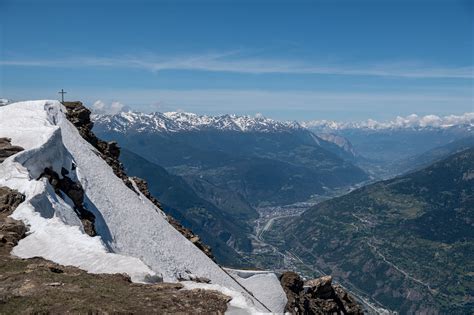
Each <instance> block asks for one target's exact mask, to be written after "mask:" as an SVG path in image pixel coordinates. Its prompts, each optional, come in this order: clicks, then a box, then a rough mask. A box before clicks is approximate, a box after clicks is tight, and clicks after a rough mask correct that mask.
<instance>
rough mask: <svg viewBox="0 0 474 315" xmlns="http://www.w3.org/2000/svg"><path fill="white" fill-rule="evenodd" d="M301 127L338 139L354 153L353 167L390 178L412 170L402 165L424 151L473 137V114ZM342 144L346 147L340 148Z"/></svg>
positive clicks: (314, 124) (320, 122) (309, 123)
mask: <svg viewBox="0 0 474 315" xmlns="http://www.w3.org/2000/svg"><path fill="white" fill-rule="evenodd" d="M301 125H302V126H304V127H306V128H309V129H310V130H311V131H313V132H314V133H315V134H318V135H319V136H320V137H323V136H322V135H325V134H330V135H332V137H338V139H337V142H338V143H339V145H342V146H343V148H344V149H345V150H346V151H348V152H353V153H355V154H356V156H355V158H354V159H352V161H353V162H354V163H355V164H356V165H358V166H359V167H361V168H362V169H364V170H365V171H367V172H368V173H370V174H371V175H372V176H374V177H378V178H390V177H393V176H395V175H399V174H402V173H405V172H407V171H408V170H411V169H414V168H415V167H416V165H412V166H410V165H409V164H406V163H409V162H410V161H413V162H414V161H415V159H416V157H417V156H419V155H421V154H423V153H424V152H427V151H429V150H432V149H434V148H437V147H440V146H444V145H447V144H449V143H451V142H454V141H457V140H460V139H463V138H466V137H470V136H474V113H466V114H464V115H461V116H455V115H450V116H445V117H438V116H435V115H427V116H423V117H419V116H417V115H410V116H407V117H397V118H396V119H394V120H392V121H388V122H378V121H375V120H370V119H369V120H367V121H365V122H336V121H326V120H320V121H310V122H304V123H301ZM330 139H331V138H330V137H327V138H326V140H330ZM333 142H334V141H333ZM345 143H350V146H348V145H346V146H345V147H344V145H345ZM346 158H347V157H346ZM405 162H406V163H405ZM404 163H405V164H404ZM402 165H403V167H402Z"/></svg>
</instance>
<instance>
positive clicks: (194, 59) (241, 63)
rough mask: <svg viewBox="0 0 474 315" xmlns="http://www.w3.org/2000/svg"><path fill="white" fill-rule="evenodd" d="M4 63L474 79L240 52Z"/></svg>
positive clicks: (471, 72)
mask: <svg viewBox="0 0 474 315" xmlns="http://www.w3.org/2000/svg"><path fill="white" fill-rule="evenodd" d="M0 65H1V66H23V67H64V68H73V67H84V66H87V67H113V68H138V69H144V70H148V71H153V72H160V71H165V70H186V71H208V72H231V73H244V74H245V73H248V74H265V73H275V74H278V73H279V74H319V75H344V76H378V77H402V78H444V79H449V78H453V79H473V78H474V67H473V66H471V65H469V66H464V67H451V66H449V67H448V66H428V65H423V64H416V63H400V62H398V63H378V64H359V65H347V64H319V63H317V62H310V61H297V60H277V59H264V58H249V57H242V56H240V55H239V53H238V52H227V53H212V54H200V55H192V56H181V57H163V56H150V55H147V56H121V57H110V58H104V57H76V58H65V59H55V60H48V59H46V60H39V59H32V60H26V59H21V60H20V59H18V60H14V59H10V60H1V61H0Z"/></svg>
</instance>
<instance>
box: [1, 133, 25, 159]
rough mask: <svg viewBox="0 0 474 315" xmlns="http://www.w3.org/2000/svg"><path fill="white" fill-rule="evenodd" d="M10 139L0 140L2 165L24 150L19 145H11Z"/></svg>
mask: <svg viewBox="0 0 474 315" xmlns="http://www.w3.org/2000/svg"><path fill="white" fill-rule="evenodd" d="M11 141H12V140H11V139H10V138H0V163H2V162H3V161H5V159H6V158H7V157H9V156H12V155H13V154H16V153H18V152H20V151H23V150H24V149H23V148H22V147H20V146H17V145H12V144H11Z"/></svg>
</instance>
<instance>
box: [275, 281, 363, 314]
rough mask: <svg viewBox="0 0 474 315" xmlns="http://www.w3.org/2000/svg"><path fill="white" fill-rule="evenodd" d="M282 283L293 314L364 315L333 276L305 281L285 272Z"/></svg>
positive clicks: (287, 309) (288, 308)
mask: <svg viewBox="0 0 474 315" xmlns="http://www.w3.org/2000/svg"><path fill="white" fill-rule="evenodd" d="M280 282H281V285H282V287H283V290H285V293H286V296H287V298H288V303H287V305H286V309H285V311H287V312H290V313H291V314H354V315H356V314H357V315H358V314H363V311H362V308H361V307H360V305H359V304H358V303H357V302H356V300H355V299H354V298H353V297H352V296H350V295H349V294H348V293H347V292H346V291H345V290H344V289H343V288H342V287H341V286H339V285H338V284H335V285H333V284H332V277H331V276H324V277H321V278H316V279H312V280H309V281H306V282H305V281H303V279H301V277H300V276H299V275H298V274H297V273H295V272H285V273H283V274H282V276H281V277H280Z"/></svg>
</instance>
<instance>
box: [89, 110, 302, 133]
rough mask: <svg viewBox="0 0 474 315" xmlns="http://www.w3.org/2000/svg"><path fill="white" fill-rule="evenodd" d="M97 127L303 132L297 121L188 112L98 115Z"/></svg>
mask: <svg viewBox="0 0 474 315" xmlns="http://www.w3.org/2000/svg"><path fill="white" fill-rule="evenodd" d="M93 120H94V123H95V124H96V126H100V127H101V128H105V129H107V130H111V131H116V132H122V133H123V132H128V131H135V132H183V131H203V130H225V131H239V132H284V131H289V130H297V129H302V127H301V126H300V124H299V123H297V122H281V121H277V120H273V119H269V118H265V117H261V116H256V117H251V116H238V115H221V116H208V115H198V114H193V113H185V112H167V113H159V112H155V113H151V114H145V113H139V112H131V111H129V112H121V113H118V114H115V115H94V116H93Z"/></svg>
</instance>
